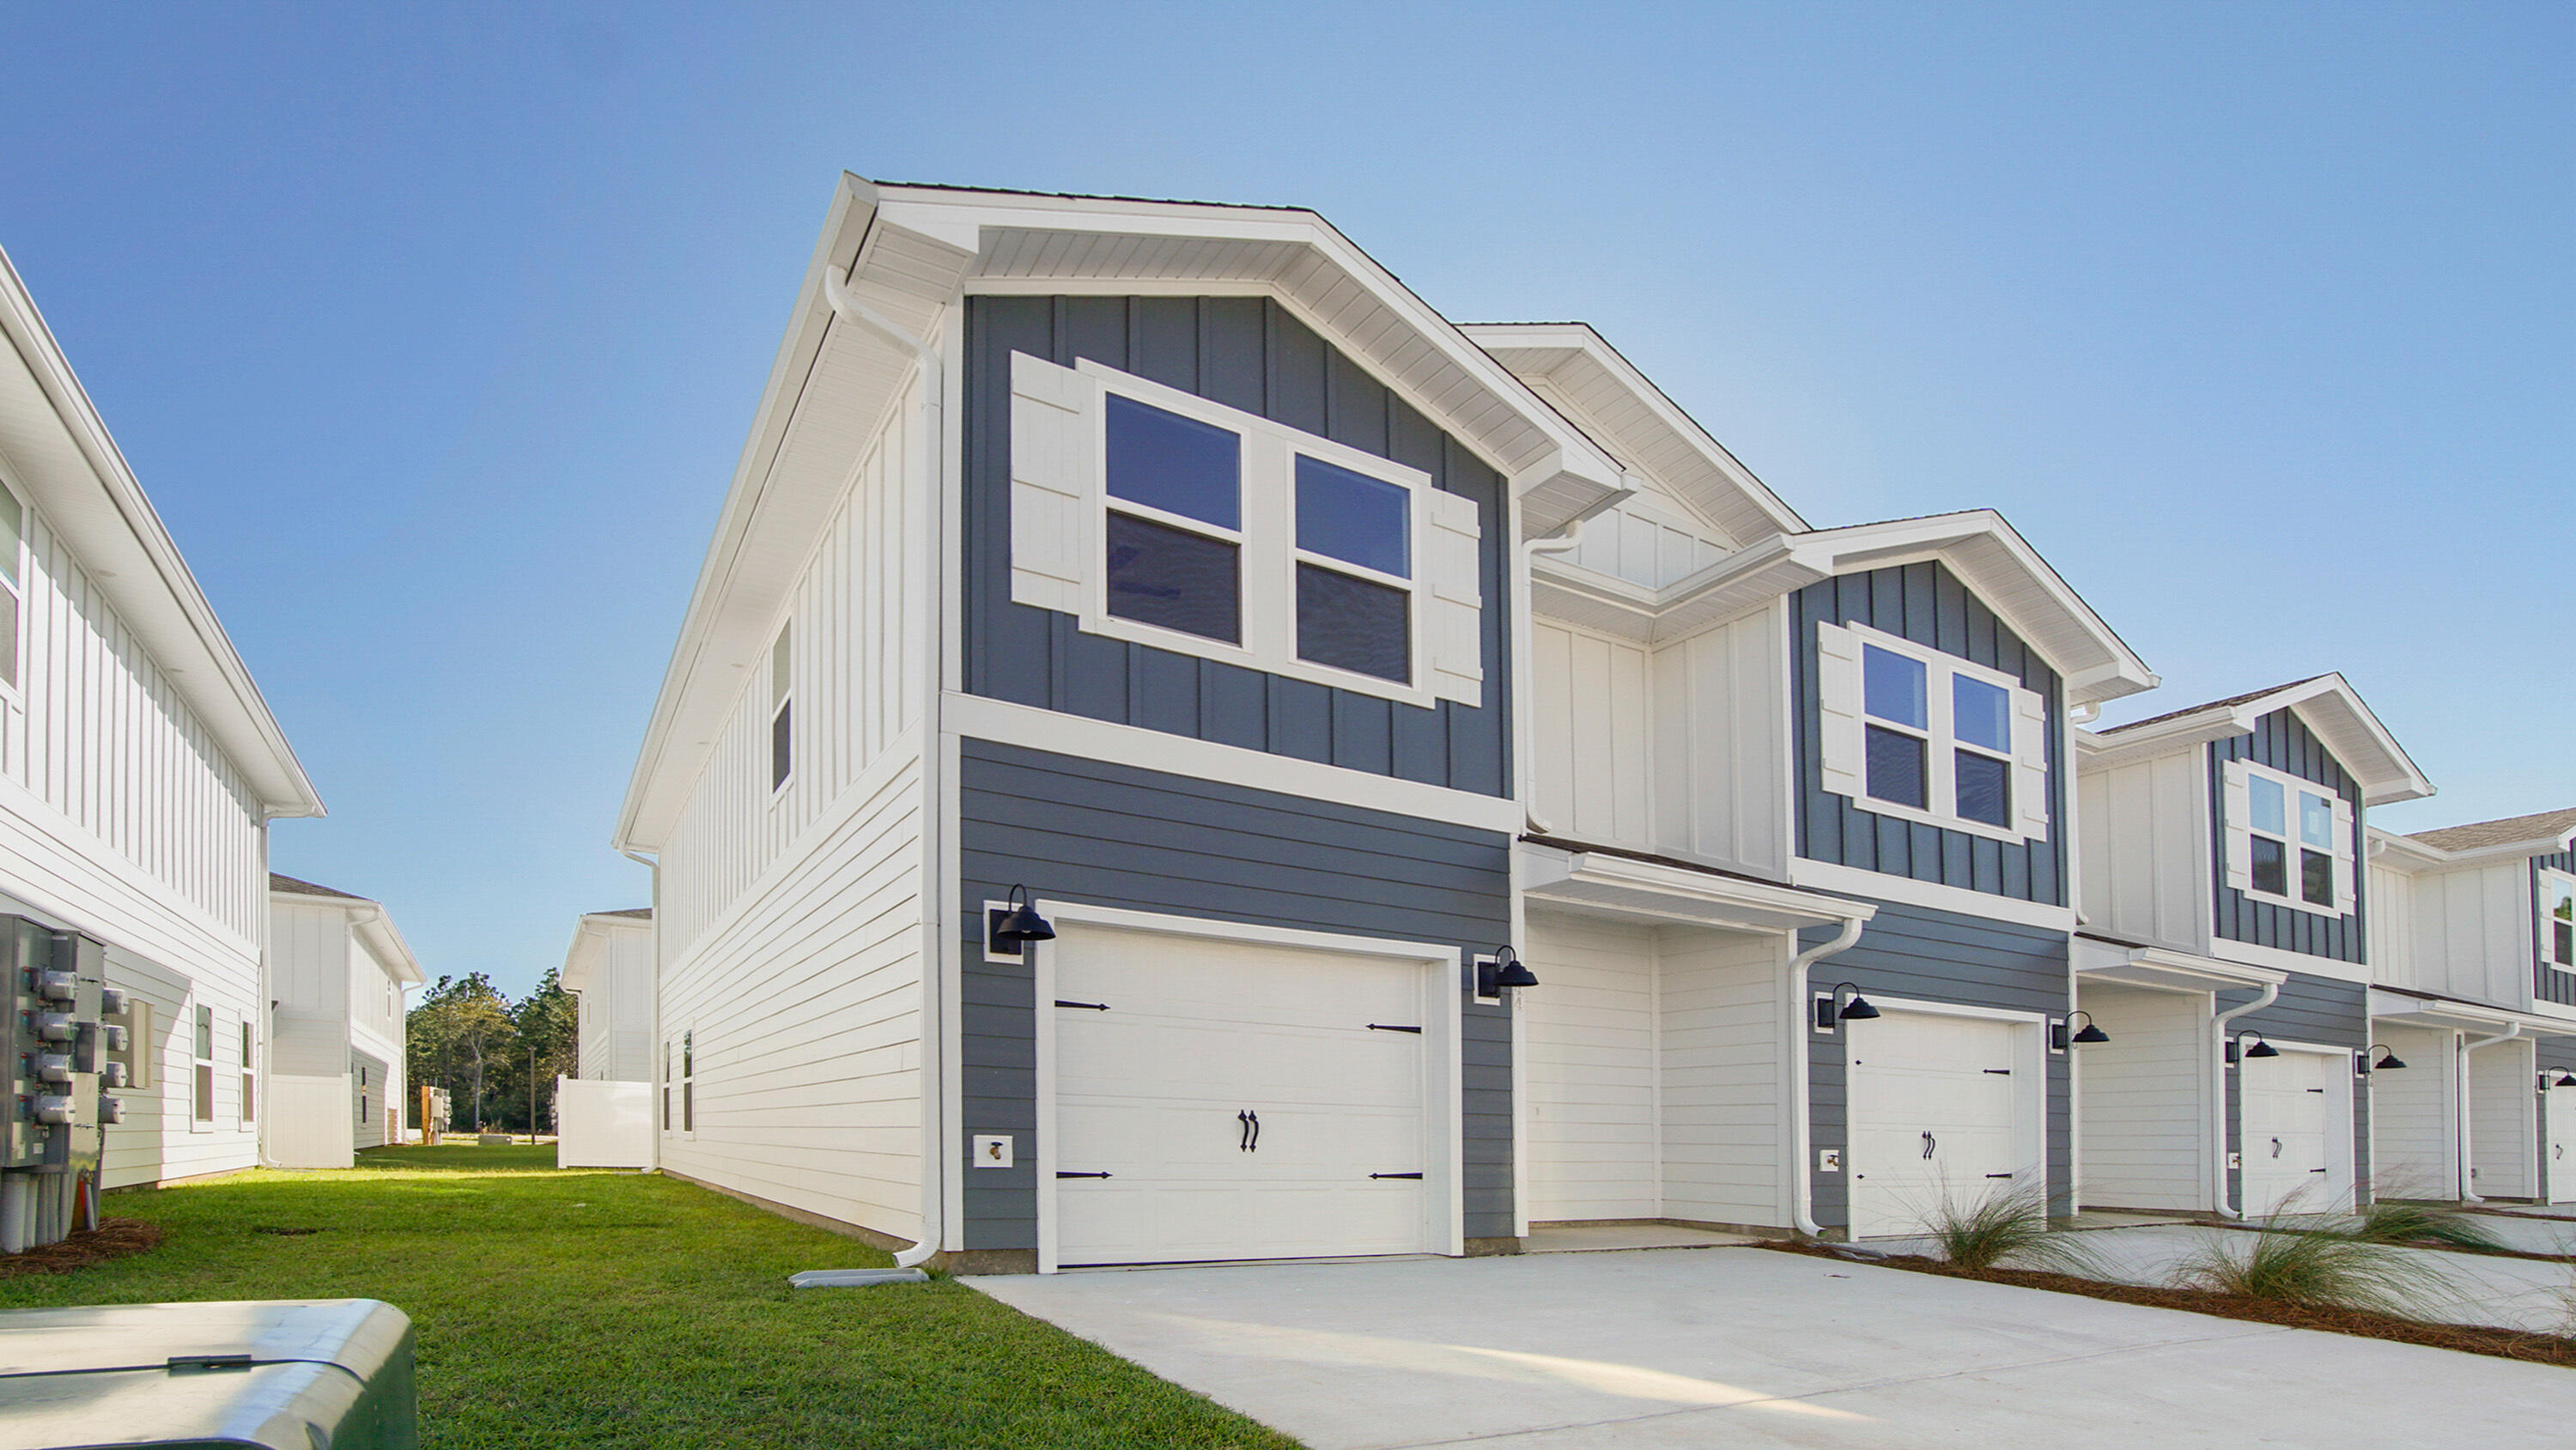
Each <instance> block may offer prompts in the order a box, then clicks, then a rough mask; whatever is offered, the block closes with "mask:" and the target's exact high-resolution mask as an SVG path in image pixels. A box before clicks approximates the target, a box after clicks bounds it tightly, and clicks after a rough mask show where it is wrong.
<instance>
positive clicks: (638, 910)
mask: <svg viewBox="0 0 2576 1450" xmlns="http://www.w3.org/2000/svg"><path fill="white" fill-rule="evenodd" d="M590 914H591V915H593V916H624V917H631V918H633V919H634V920H636V921H651V920H652V919H653V908H651V907H649V906H630V907H628V908H626V909H625V910H623V911H594V912H592V913H590Z"/></svg>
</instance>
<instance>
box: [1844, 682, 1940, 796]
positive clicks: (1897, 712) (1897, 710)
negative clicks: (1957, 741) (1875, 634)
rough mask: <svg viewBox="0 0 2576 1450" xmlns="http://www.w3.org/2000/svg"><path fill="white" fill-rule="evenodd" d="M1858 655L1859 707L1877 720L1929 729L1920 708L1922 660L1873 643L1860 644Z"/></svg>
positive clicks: (1922, 694)
mask: <svg viewBox="0 0 2576 1450" xmlns="http://www.w3.org/2000/svg"><path fill="white" fill-rule="evenodd" d="M1860 657H1861V694H1862V708H1863V709H1865V710H1867V711H1869V713H1871V714H1872V715H1875V716H1877V717H1878V718H1879V719H1881V720H1893V721H1895V722H1896V723H1897V724H1899V725H1911V726H1913V727H1914V728H1915V729H1917V730H1924V729H1929V728H1930V726H1929V724H1928V723H1927V721H1928V719H1929V717H1928V716H1927V714H1926V713H1925V711H1924V708H1923V702H1924V695H1925V687H1924V667H1923V662H1922V661H1921V660H1918V659H1909V658H1907V657H1906V656H1904V655H1901V654H1898V653H1897V652H1896V651H1894V650H1886V649H1880V648H1879V647H1878V646H1877V645H1874V644H1865V645H1862V646H1861V651H1860ZM1870 794H1872V795H1877V794H1878V792H1876V791H1871V792H1870Z"/></svg>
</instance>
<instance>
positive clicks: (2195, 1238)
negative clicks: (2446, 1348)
mask: <svg viewBox="0 0 2576 1450" xmlns="http://www.w3.org/2000/svg"><path fill="white" fill-rule="evenodd" d="M2543 1227H2545V1225H2543ZM2253 1233H2254V1230H2251V1229H2223V1228H2130V1229H2112V1230H2105V1231H2103V1232H2101V1233H2093V1234H2086V1235H2085V1236H2084V1238H2083V1241H2082V1244H2081V1247H2082V1248H2083V1249H2084V1250H2085V1251H2087V1252H2088V1255H2089V1257H2090V1259H2091V1261H2092V1262H2093V1265H2094V1268H2093V1269H2092V1270H2091V1271H2090V1277H2096V1278H2105V1279H2111V1280H2115V1281H2117V1282H2120V1283H2124V1284H2171V1283H2175V1282H2178V1280H2179V1278H2180V1276H2181V1273H2182V1269H2183V1265H2184V1264H2185V1263H2186V1262H2187V1261H2189V1260H2190V1259H2191V1258H2193V1257H2194V1256H2195V1255H2197V1254H2200V1253H2202V1252H2204V1251H2205V1250H2207V1249H2208V1248H2209V1247H2210V1246H2211V1245H2213V1244H2224V1245H2237V1246H2241V1245H2242V1244H2244V1243H2246V1242H2248V1241H2250V1239H2251V1237H2252V1235H2253ZM2395 1252H2397V1253H2400V1254H2404V1255H2405V1256H2407V1257H2408V1258H2410V1259H2414V1260H2416V1261H2418V1262H2420V1263H2423V1264H2425V1265H2426V1266H2427V1267H2429V1268H2430V1269H2432V1270H2433V1271H2434V1272H2435V1273H2437V1274H2438V1275H2440V1276H2441V1277H2442V1279H2443V1280H2444V1281H2445V1286H2444V1287H2438V1288H2432V1289H2428V1290H2427V1291H2425V1292H2423V1293H2420V1294H2418V1295H2416V1296H2414V1299H2413V1301H2412V1309H2413V1312H2414V1317H2416V1318H2418V1319H2423V1320H2428V1321H2432V1322H2436V1323H2444V1324H2483V1325H2492V1326H2495V1327H2497V1328H2502V1329H2528V1330H2538V1331H2541V1332H2544V1333H2563V1332H2565V1331H2566V1329H2567V1328H2568V1316H2569V1313H2570V1305H2569V1302H2568V1298H2567V1295H2568V1294H2569V1292H2570V1291H2571V1290H2576V1266H2570V1265H2567V1264H2551V1263H2541V1262H2537V1261H2535V1260H2531V1259H2500V1258H2492V1257H2487V1256H2483V1255H2478V1254H2453V1253H2444V1252H2442V1251H2440V1250H2438V1249H2398V1250H2396V1251H2395Z"/></svg>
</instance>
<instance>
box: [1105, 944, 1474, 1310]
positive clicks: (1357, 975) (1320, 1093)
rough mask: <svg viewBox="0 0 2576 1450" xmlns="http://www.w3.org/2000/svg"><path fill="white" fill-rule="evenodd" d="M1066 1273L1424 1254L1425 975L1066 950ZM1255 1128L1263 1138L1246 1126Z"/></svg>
mask: <svg viewBox="0 0 2576 1450" xmlns="http://www.w3.org/2000/svg"><path fill="white" fill-rule="evenodd" d="M1055 960H1056V964H1057V981H1056V993H1057V996H1058V999H1059V1000H1062V1001H1069V1002H1084V1003H1096V1004H1099V1008H1105V1009H1106V1010H1099V1008H1095V1007H1058V1008H1056V1009H1055V1011H1056V1019H1055V1021H1056V1033H1055V1036H1056V1043H1055V1063H1056V1068H1055V1081H1056V1151H1055V1159H1056V1164H1057V1169H1058V1171H1059V1172H1073V1173H1092V1172H1105V1173H1107V1174H1109V1175H1110V1176H1109V1177H1108V1178H1105V1179H1092V1178H1067V1179H1059V1180H1058V1181H1057V1182H1056V1185H1055V1226H1056V1243H1057V1253H1056V1257H1057V1261H1058V1262H1060V1263H1064V1264H1084V1263H1170V1262H1188V1261H1192V1260H1208V1259H1245V1258H1291V1257H1312V1256H1322V1255H1335V1256H1339V1255H1362V1254H1384V1253H1407V1252H1415V1251H1418V1250H1420V1249H1422V1248H1423V1247H1424V1196H1423V1193H1424V1190H1423V1182H1422V1181H1421V1180H1418V1179H1411V1178H1401V1179H1393V1178H1381V1179H1372V1178H1370V1177H1369V1174H1371V1173H1373V1172H1374V1173H1422V1172H1425V1171H1427V1169H1428V1167H1429V1165H1428V1164H1426V1163H1425V1161H1424V1159H1425V1156H1426V1153H1427V1142H1428V1140H1427V1138H1426V1134H1425V1126H1426V1125H1425V1115H1424V1107H1423V1101H1424V1096H1423V1095H1424V1088H1425V1081H1424V1078H1425V1061H1426V1050H1427V1049H1426V1042H1425V1037H1424V1035H1423V1034H1421V1033H1415V1032H1390V1031H1382V1030H1371V1027H1370V1024H1371V1023H1377V1024H1380V1025H1381V1026H1382V1027H1383V1026H1408V1027H1420V1026H1424V1025H1426V1024H1425V1023H1424V1022H1423V1016H1422V1014H1423V1011H1424V1006H1423V1003H1424V998H1425V992H1424V989H1423V974H1422V969H1421V967H1420V966H1419V964H1415V963H1408V962H1405V961H1402V960H1400V959H1395V958H1380V957H1367V956H1356V955H1342V954H1334V953H1328V952H1319V951H1308V950H1301V949H1293V948H1279V947H1269V946H1256V945H1247V944H1243V943H1235V942H1227V941H1221V940H1213V939H1207V938H1197V937H1186V936H1177V935H1165V934H1158V933H1146V932H1128V931H1110V930H1104V929H1096V928H1075V929H1072V930H1068V931H1067V932H1066V933H1065V935H1064V936H1063V937H1060V938H1059V939H1058V942H1057V946H1056V955H1055ZM1247 1113H1249V1114H1255V1115H1257V1116H1258V1119H1259V1123H1258V1135H1257V1137H1256V1136H1255V1133H1254V1130H1253V1128H1252V1126H1251V1125H1250V1124H1249V1123H1247V1122H1246V1120H1245V1119H1244V1117H1243V1116H1242V1115H1244V1114H1247Z"/></svg>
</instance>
